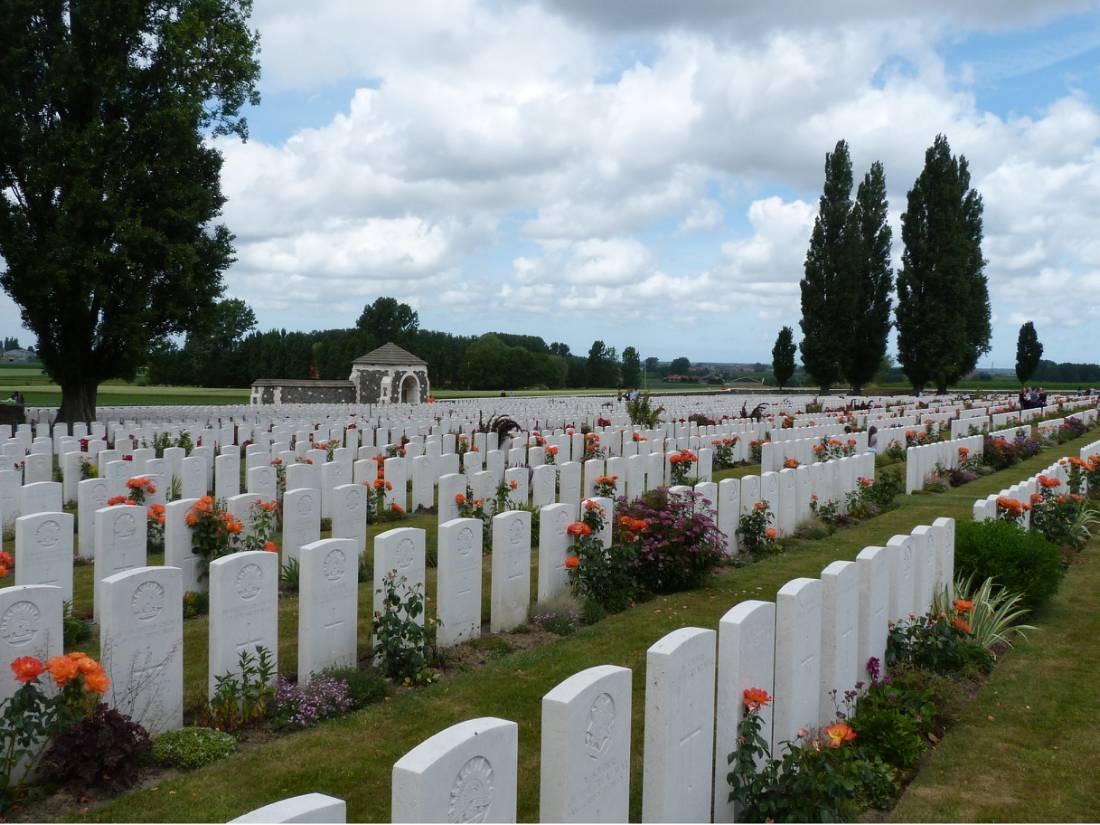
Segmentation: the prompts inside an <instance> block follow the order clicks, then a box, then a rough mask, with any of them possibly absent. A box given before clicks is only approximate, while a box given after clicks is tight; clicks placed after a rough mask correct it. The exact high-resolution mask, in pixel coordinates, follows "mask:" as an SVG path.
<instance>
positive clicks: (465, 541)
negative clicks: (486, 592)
mask: <svg viewBox="0 0 1100 825" xmlns="http://www.w3.org/2000/svg"><path fill="white" fill-rule="evenodd" d="M438 556H439V558H438V565H439V576H438V580H437V584H436V587H437V595H436V613H437V616H438V617H439V622H440V624H439V628H438V630H437V632H436V643H437V644H438V645H439V646H440V647H450V646H451V645H456V644H458V643H460V642H464V641H466V640H467V639H476V638H478V637H479V636H481V559H482V547H481V519H476V518H456V519H452V520H451V521H447V522H444V523H443V524H441V525H439V553H438Z"/></svg>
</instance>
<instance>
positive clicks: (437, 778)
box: [390, 717, 519, 822]
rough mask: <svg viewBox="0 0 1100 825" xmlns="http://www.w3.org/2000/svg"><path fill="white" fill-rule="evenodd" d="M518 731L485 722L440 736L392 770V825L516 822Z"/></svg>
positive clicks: (475, 721) (497, 721)
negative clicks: (399, 824) (406, 824)
mask: <svg viewBox="0 0 1100 825" xmlns="http://www.w3.org/2000/svg"><path fill="white" fill-rule="evenodd" d="M518 759H519V726H518V725H516V723H515V722H508V721H506V720H504V719H496V718H493V717H483V718H480V719H470V720H468V721H466V722H459V723H458V724H457V725H452V726H451V727H449V728H447V729H446V730H443V731H440V732H439V733H437V734H436V735H435V736H433V737H431V738H430V739H427V740H425V741H424V742H422V743H421V744H419V745H417V746H416V747H415V748H413V749H412V750H411V751H409V752H408V753H407V754H405V755H404V756H402V757H401V758H400V759H399V760H398V761H397V762H396V764H394V766H393V778H392V783H391V804H390V820H391V821H392V822H515V821H516V790H517V782H518V776H517V774H518Z"/></svg>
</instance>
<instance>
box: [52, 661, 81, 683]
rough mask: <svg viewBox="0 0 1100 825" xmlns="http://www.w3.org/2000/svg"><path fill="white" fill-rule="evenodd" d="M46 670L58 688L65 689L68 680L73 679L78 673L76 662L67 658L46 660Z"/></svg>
mask: <svg viewBox="0 0 1100 825" xmlns="http://www.w3.org/2000/svg"><path fill="white" fill-rule="evenodd" d="M46 670H48V671H49V672H50V676H51V677H52V678H53V680H54V682H55V683H56V684H57V686H58V687H59V688H63V687H65V685H66V684H67V683H68V682H69V680H70V679H73V678H75V677H76V675H77V674H78V673H79V672H80V670H79V668H78V667H77V664H76V662H74V661H73V660H72V659H70V658H69V657H68V656H54V657H53V658H52V659H49V660H47V661H46Z"/></svg>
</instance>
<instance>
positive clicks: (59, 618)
mask: <svg viewBox="0 0 1100 825" xmlns="http://www.w3.org/2000/svg"><path fill="white" fill-rule="evenodd" d="M32 518H33V517H32ZM18 570H19V568H18V567H17V568H16V571H17V572H18ZM63 601H64V596H63V594H62V592H61V588H60V587H54V586H53V585H42V584H26V585H24V584H16V585H14V586H12V587H0V661H3V662H7V664H8V665H11V663H12V662H14V661H15V660H16V659H18V658H19V657H21V656H33V657H34V658H36V659H41V660H42V661H43V662H44V661H46V660H47V659H49V658H51V657H53V656H59V655H61V653H62V652H63V651H64V647H65V640H64V632H63V604H62V603H63ZM19 687H20V685H19V683H18V682H16V681H15V674H14V673H13V672H12V670H11V667H3V668H0V702H2V701H4V700H6V699H9V698H11V696H12V695H13V694H14V693H15V691H16V690H18V689H19Z"/></svg>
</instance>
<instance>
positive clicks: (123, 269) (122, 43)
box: [0, 0, 259, 421]
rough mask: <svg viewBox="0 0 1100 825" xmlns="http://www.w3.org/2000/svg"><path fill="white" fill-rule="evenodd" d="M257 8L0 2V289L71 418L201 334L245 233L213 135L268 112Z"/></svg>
mask: <svg viewBox="0 0 1100 825" xmlns="http://www.w3.org/2000/svg"><path fill="white" fill-rule="evenodd" d="M250 12H251V3H250V0H125V2H119V0H53V1H52V2H47V3H43V2H41V0H5V2H4V3H2V4H0V193H2V194H0V255H2V256H3V259H4V266H5V268H4V271H3V273H2V274H0V284H2V285H3V287H4V289H5V290H6V291H7V293H8V294H9V295H10V296H11V297H12V298H13V299H14V301H15V302H16V304H18V305H19V308H20V310H21V313H22V318H23V323H24V325H25V326H27V327H28V328H29V329H30V330H31V331H32V332H34V334H35V335H36V336H37V338H38V351H39V355H40V357H41V359H42V362H43V364H44V366H45V368H46V371H47V373H48V374H49V375H50V376H51V377H52V378H53V379H54V380H55V381H56V382H57V383H58V384H60V385H61V391H62V397H61V410H60V412H59V415H58V417H59V419H60V420H62V421H77V420H89V419H91V418H93V417H94V416H95V405H96V393H97V389H98V386H99V384H100V382H102V381H104V380H105V379H108V378H128V377H132V376H133V375H134V373H135V372H136V370H137V368H138V367H139V366H140V365H141V364H142V363H144V361H145V358H146V356H147V354H148V352H149V350H150V348H151V346H152V345H153V344H154V343H155V342H157V341H160V340H161V339H163V338H164V337H165V336H168V335H172V334H176V333H180V332H185V331H187V330H189V329H191V328H192V327H193V326H194V325H195V323H196V322H197V321H198V320H199V319H200V318H201V317H202V316H203V314H204V313H205V312H207V311H209V309H210V308H211V306H212V305H213V304H214V302H215V301H216V300H217V299H218V297H219V296H220V295H221V293H222V291H223V282H222V272H223V271H224V270H225V269H226V267H227V266H228V265H229V264H230V263H231V262H232V260H233V248H232V236H231V235H230V233H229V230H228V229H227V228H226V227H225V226H224V225H221V224H218V223H217V219H218V217H219V215H220V213H221V208H222V205H223V203H224V198H223V196H222V193H221V186H220V181H219V176H220V172H221V164H222V158H221V154H220V153H219V151H218V149H217V146H216V145H215V144H214V143H213V142H212V141H211V140H210V138H211V137H212V136H213V135H237V136H239V137H240V138H242V139H244V138H246V137H247V125H246V122H245V119H244V118H243V117H242V116H241V114H240V112H241V108H242V107H243V106H244V105H245V104H246V103H252V104H256V103H258V102H259V94H258V92H257V91H256V82H257V79H258V77H259V64H258V63H257V61H256V52H257V45H258V36H257V35H256V34H255V33H253V32H251V31H250V30H249V28H248V17H249V14H250Z"/></svg>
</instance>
